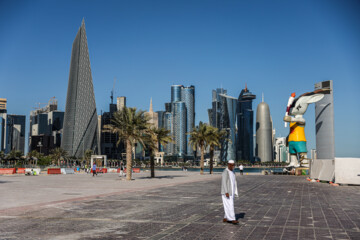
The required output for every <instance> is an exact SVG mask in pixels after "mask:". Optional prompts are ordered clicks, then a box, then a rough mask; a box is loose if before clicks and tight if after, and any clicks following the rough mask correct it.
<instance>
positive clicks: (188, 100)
mask: <svg viewBox="0 0 360 240" xmlns="http://www.w3.org/2000/svg"><path fill="white" fill-rule="evenodd" d="M181 100H182V101H183V102H184V103H185V107H186V133H190V132H191V131H192V130H193V128H194V126H195V87H194V86H189V87H184V88H182V91H181ZM189 141H190V135H189V134H188V135H186V149H187V150H186V155H187V156H192V155H193V154H194V151H193V149H192V147H191V146H189V145H188V143H189Z"/></svg>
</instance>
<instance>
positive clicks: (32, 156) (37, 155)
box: [27, 150, 44, 165]
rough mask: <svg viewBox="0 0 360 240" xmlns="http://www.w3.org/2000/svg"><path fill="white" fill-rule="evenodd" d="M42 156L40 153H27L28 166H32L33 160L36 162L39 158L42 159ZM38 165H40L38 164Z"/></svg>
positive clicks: (34, 151)
mask: <svg viewBox="0 0 360 240" xmlns="http://www.w3.org/2000/svg"><path fill="white" fill-rule="evenodd" d="M43 156H44V155H43V154H42V153H39V152H38V151H36V150H32V151H31V152H28V154H27V157H28V158H29V159H30V164H34V160H35V159H34V158H36V159H37V160H39V159H40V158H42V157H43ZM37 164H39V162H37ZM39 165H40V164H39Z"/></svg>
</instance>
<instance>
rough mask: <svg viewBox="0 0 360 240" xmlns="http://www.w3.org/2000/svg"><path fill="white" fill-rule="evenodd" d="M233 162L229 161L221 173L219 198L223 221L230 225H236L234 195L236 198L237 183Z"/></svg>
mask: <svg viewBox="0 0 360 240" xmlns="http://www.w3.org/2000/svg"><path fill="white" fill-rule="evenodd" d="M234 167H235V162H234V160H229V162H228V166H227V168H226V169H225V170H224V171H223V173H222V179H221V196H222V201H223V205H224V212H225V216H224V220H223V222H229V223H232V224H238V223H239V221H237V220H236V218H235V209H234V195H236V196H238V190H237V183H236V177H235V173H234V172H233V171H234Z"/></svg>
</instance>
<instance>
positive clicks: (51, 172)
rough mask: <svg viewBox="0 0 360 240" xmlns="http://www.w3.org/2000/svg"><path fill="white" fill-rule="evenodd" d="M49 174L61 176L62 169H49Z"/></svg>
mask: <svg viewBox="0 0 360 240" xmlns="http://www.w3.org/2000/svg"><path fill="white" fill-rule="evenodd" d="M47 174H61V169H60V168H49V169H48V170H47Z"/></svg>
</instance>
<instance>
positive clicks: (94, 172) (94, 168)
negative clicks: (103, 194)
mask: <svg viewBox="0 0 360 240" xmlns="http://www.w3.org/2000/svg"><path fill="white" fill-rule="evenodd" d="M92 170H93V176H95V174H96V176H97V172H96V163H94V165H93V167H92Z"/></svg>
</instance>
